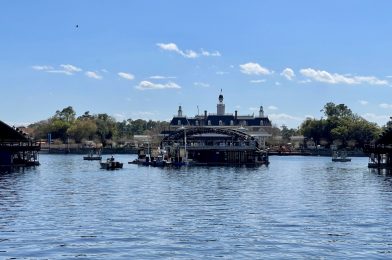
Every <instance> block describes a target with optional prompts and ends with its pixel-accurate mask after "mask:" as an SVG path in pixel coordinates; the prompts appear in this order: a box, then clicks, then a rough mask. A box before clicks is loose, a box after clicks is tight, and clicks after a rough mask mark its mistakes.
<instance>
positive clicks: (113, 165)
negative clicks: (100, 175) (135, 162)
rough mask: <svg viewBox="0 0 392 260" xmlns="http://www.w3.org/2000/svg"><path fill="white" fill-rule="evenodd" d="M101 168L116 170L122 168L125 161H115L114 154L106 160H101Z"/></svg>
mask: <svg viewBox="0 0 392 260" xmlns="http://www.w3.org/2000/svg"><path fill="white" fill-rule="evenodd" d="M100 164H101V168H102V169H106V170H115V169H121V168H122V167H123V163H121V162H117V161H115V159H114V158H113V156H112V157H111V158H108V159H106V161H104V162H103V161H101V162H100Z"/></svg>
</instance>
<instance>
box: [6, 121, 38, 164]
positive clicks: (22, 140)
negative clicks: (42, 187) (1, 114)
mask: <svg viewBox="0 0 392 260" xmlns="http://www.w3.org/2000/svg"><path fill="white" fill-rule="evenodd" d="M40 148H41V147H40V145H39V144H36V143H35V142H34V141H33V140H32V139H31V138H30V137H29V136H28V135H27V134H26V133H24V132H23V131H22V130H20V129H18V128H14V127H11V126H9V125H7V124H6V123H4V122H2V121H0V167H12V166H22V167H25V166H36V165H39V161H38V152H39V150H40Z"/></svg>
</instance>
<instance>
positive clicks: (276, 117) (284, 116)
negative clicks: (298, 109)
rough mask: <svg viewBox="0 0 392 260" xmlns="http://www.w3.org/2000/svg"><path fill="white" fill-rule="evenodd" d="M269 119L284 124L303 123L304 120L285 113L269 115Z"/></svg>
mask: <svg viewBox="0 0 392 260" xmlns="http://www.w3.org/2000/svg"><path fill="white" fill-rule="evenodd" d="M268 117H269V118H271V120H272V122H274V121H275V122H284V121H286V120H293V121H302V120H303V119H304V118H303V117H298V116H292V115H288V114H285V113H280V114H269V115H268Z"/></svg>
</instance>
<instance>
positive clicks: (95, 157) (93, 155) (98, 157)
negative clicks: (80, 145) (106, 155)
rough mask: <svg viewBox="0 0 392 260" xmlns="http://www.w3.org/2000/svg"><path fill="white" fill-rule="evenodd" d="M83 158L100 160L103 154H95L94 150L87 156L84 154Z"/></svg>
mask: <svg viewBox="0 0 392 260" xmlns="http://www.w3.org/2000/svg"><path fill="white" fill-rule="evenodd" d="M83 160H87V161H95V160H97V161H100V160H102V156H101V154H100V153H97V154H93V152H90V153H89V154H88V155H87V156H83Z"/></svg>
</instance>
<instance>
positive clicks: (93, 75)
mask: <svg viewBox="0 0 392 260" xmlns="http://www.w3.org/2000/svg"><path fill="white" fill-rule="evenodd" d="M85 75H86V76H87V77H89V78H92V79H98V80H100V79H102V76H101V75H99V74H98V73H96V72H94V71H86V73H85Z"/></svg>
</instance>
